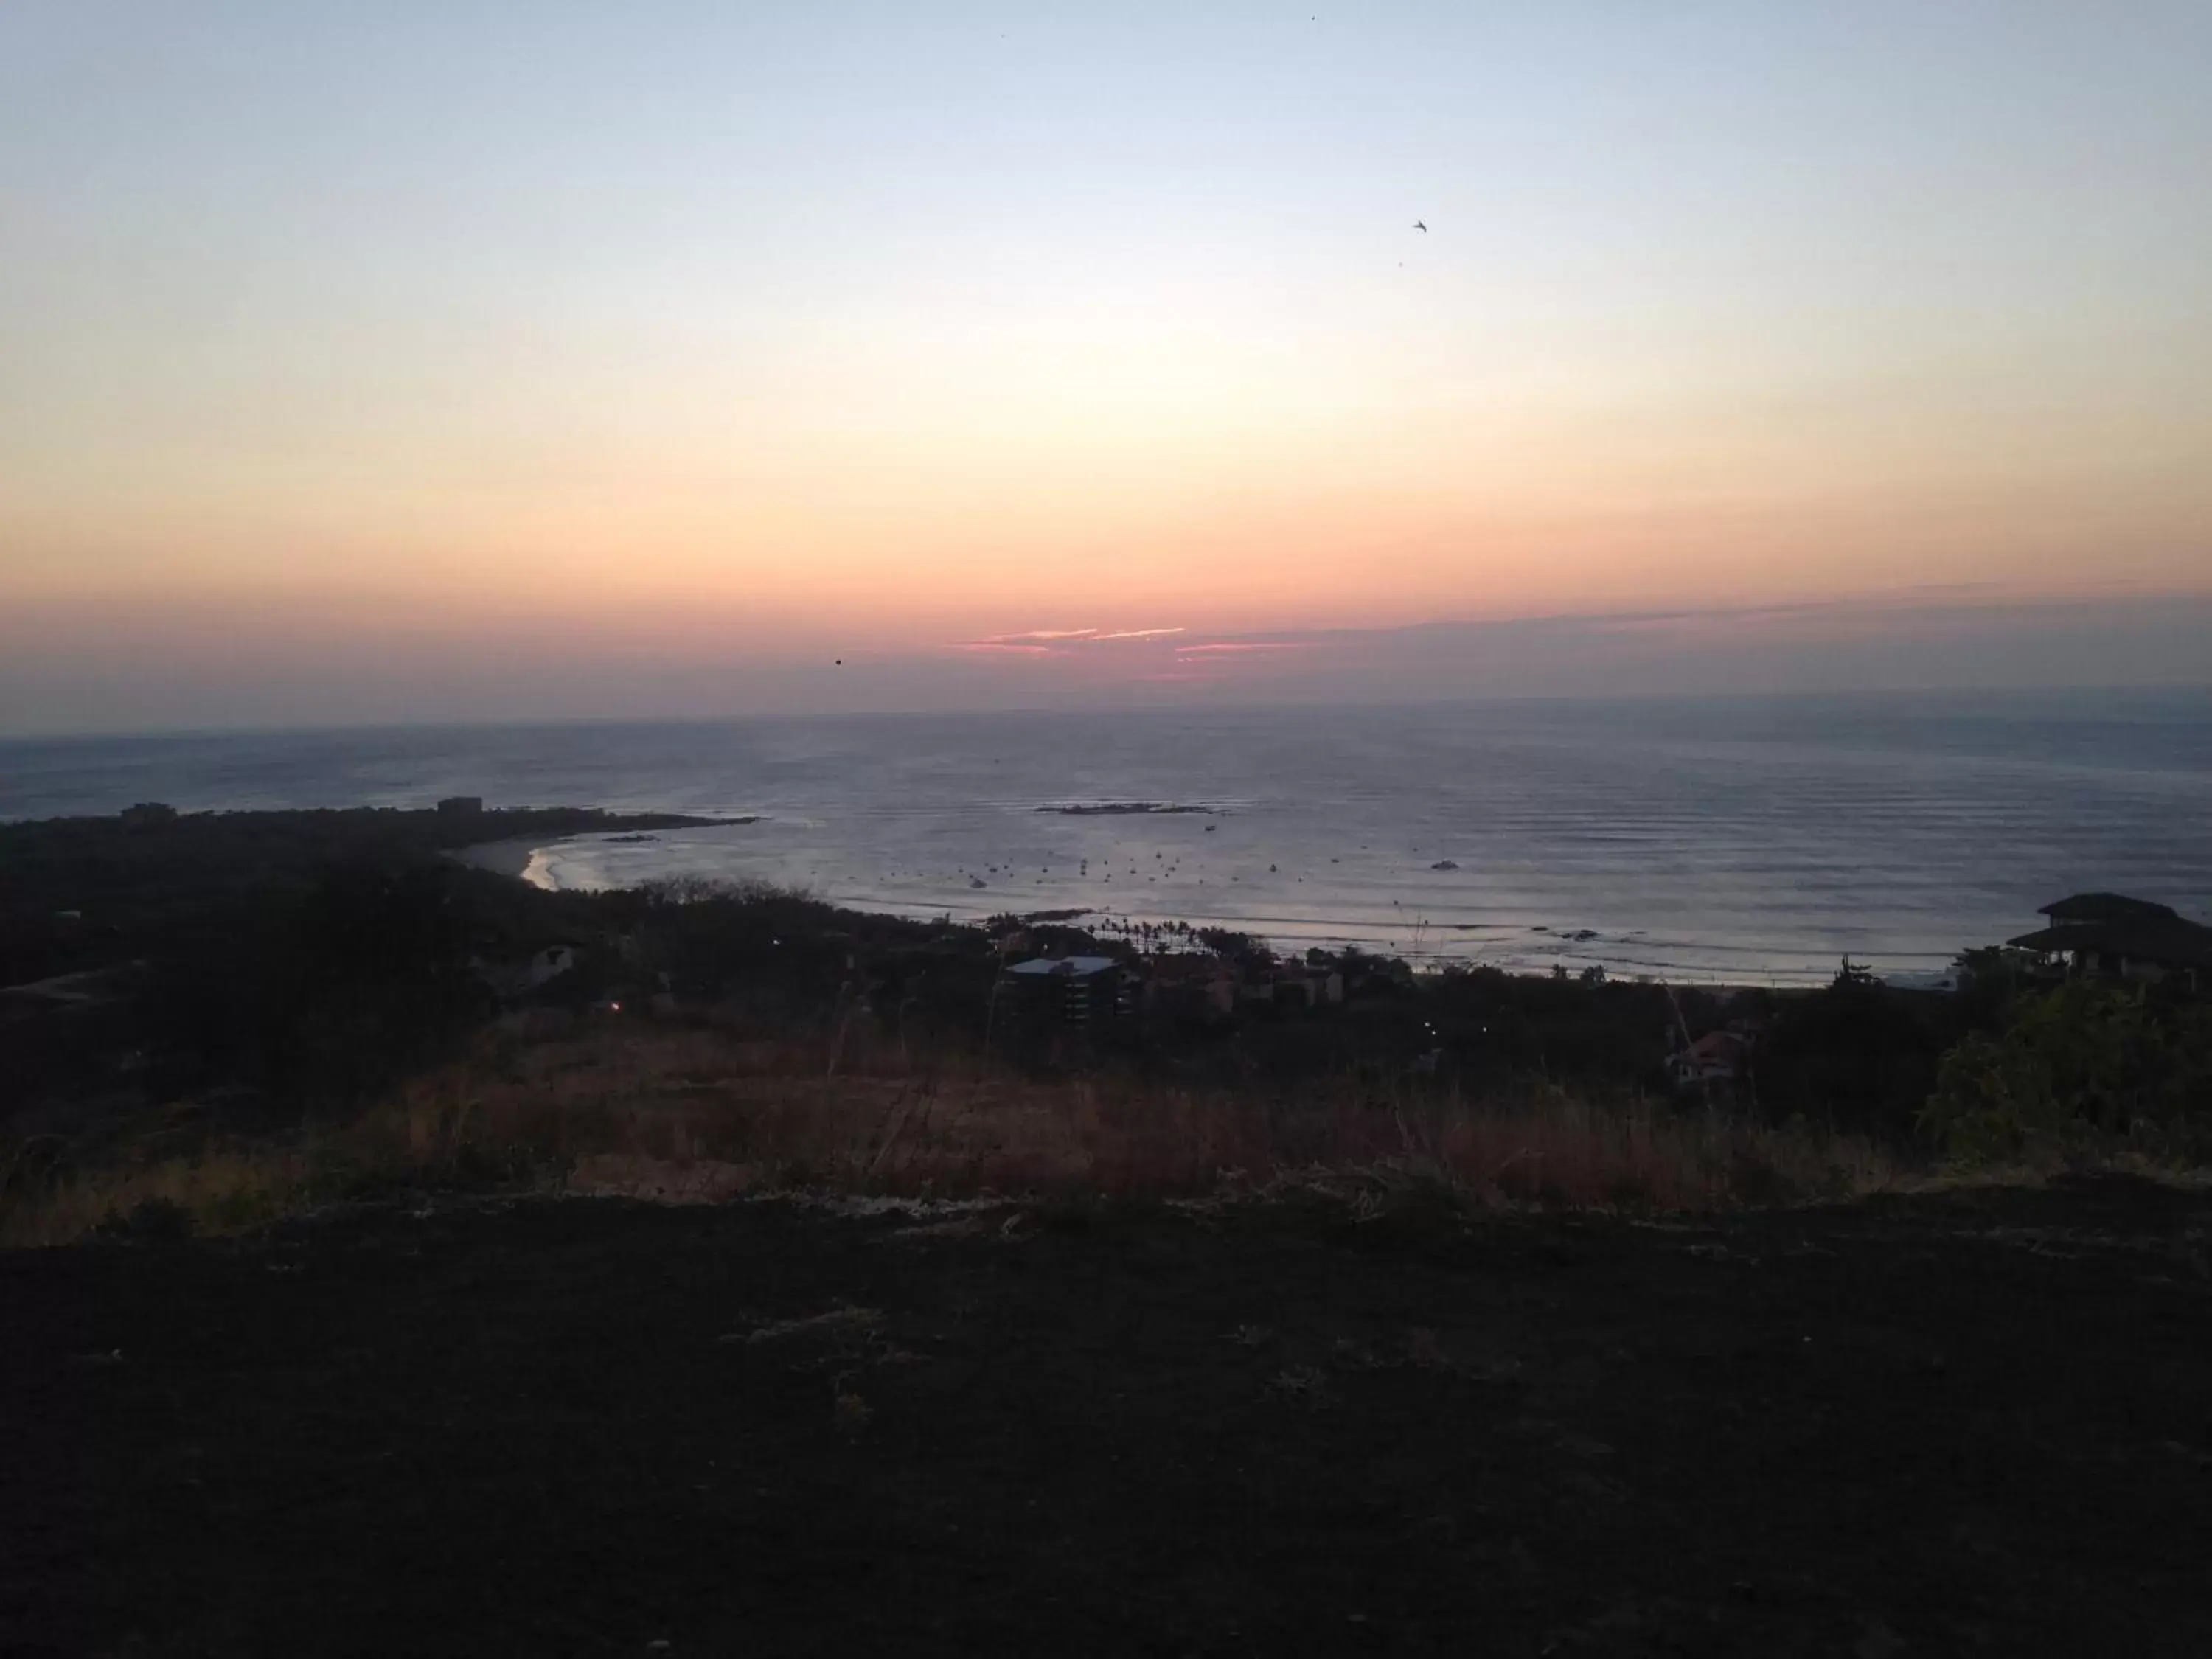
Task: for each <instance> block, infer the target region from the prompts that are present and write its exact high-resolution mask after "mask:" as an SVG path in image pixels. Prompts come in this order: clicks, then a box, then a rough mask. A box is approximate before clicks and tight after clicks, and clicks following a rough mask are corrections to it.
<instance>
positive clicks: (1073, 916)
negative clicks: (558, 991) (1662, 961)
mask: <svg viewBox="0 0 2212 1659" xmlns="http://www.w3.org/2000/svg"><path fill="white" fill-rule="evenodd" d="M753 821H754V820H752V819H750V818H738V819H729V820H720V821H718V822H728V823H750V822H753ZM599 833H601V832H599V831H592V832H586V833H583V834H574V835H564V836H504V837H502V838H501V839H499V840H497V841H489V842H477V843H476V844H475V845H473V846H469V847H461V848H450V849H448V850H447V853H446V856H447V858H450V859H453V860H455V861H456V862H458V863H460V864H464V865H466V866H469V867H470V868H471V869H475V870H483V871H486V872H489V873H490V874H493V875H497V876H504V877H507V878H510V879H513V880H515V881H520V882H521V883H523V884H525V885H526V886H529V887H532V888H533V889H535V890H538V891H539V892H561V891H563V890H564V889H562V888H561V887H559V886H557V885H552V884H545V883H541V882H538V881H535V880H533V879H532V878H531V875H530V868H531V866H532V863H533V862H534V861H535V860H536V859H537V856H538V854H540V853H544V852H550V851H551V850H552V849H554V848H557V847H561V846H563V845H567V844H568V843H571V842H585V841H589V840H591V839H592V836H594V835H597V834H599ZM586 890H590V889H586ZM808 896H810V897H816V898H818V899H819V902H822V903H823V904H825V905H828V906H829V908H832V909H834V910H840V911H845V912H848V913H849V914H851V915H857V916H872V917H878V918H880V919H882V920H884V921H903V922H911V921H930V920H933V919H935V918H937V917H939V915H943V916H944V917H945V920H947V921H951V923H952V925H954V926H956V927H975V928H979V929H981V928H984V927H986V924H987V921H989V920H990V918H987V917H984V916H980V915H979V916H974V917H969V918H965V919H962V918H957V917H954V916H952V915H951V913H950V912H940V911H939V910H938V909H936V908H915V909H914V910H912V911H902V910H896V909H886V908H880V907H874V906H866V905H859V904H848V903H844V902H839V901H836V900H834V899H829V898H820V897H819V896H818V895H813V894H809V895H808ZM1000 914H1003V915H1006V916H1009V917H1011V918H1012V920H1014V921H1017V922H1018V923H1020V924H1022V925H1023V926H1024V927H1037V926H1046V927H1052V926H1060V927H1073V928H1075V929H1077V930H1079V931H1080V932H1083V933H1089V934H1091V936H1092V937H1093V938H1096V939H1100V940H1101V942H1102V943H1103V942H1108V941H1109V940H1111V939H1115V938H1116V937H1117V935H1116V934H1115V930H1114V929H1112V928H1110V927H1109V928H1101V927H1097V926H1096V925H1095V921H1096V920H1097V919H1105V920H1108V921H1110V920H1111V919H1112V913H1111V912H1109V911H1107V910H1104V909H1082V910H1077V909H1069V908H1053V909H1046V910H1040V911H1033V912H1024V911H1016V910H1008V911H1006V912H1003V913H1000ZM1086 918H1088V919H1092V920H1091V922H1090V923H1086ZM1207 926H1210V927H1222V928H1224V929H1225V931H1228V932H1232V933H1249V929H1246V928H1242V927H1235V926H1233V925H1232V924H1228V923H1212V924H1207ZM1193 927H1194V933H1195V931H1196V928H1197V924H1194V925H1193ZM1250 937H1252V938H1254V939H1256V940H1258V942H1259V943H1261V945H1266V946H1267V948H1269V949H1270V950H1274V951H1277V954H1278V955H1279V956H1282V957H1285V958H1288V957H1295V956H1297V954H1298V952H1297V951H1295V950H1292V949H1291V948H1289V947H1288V946H1281V947H1279V946H1278V945H1277V944H1276V942H1275V941H1273V940H1270V939H1267V938H1266V937H1265V936H1264V935H1261V934H1257V933H1252V934H1250ZM1124 942H1126V941H1124ZM1352 948H1355V949H1358V950H1360V951H1363V953H1364V954H1366V955H1369V956H1372V957H1376V959H1378V960H1383V961H1390V960H1405V959H1406V958H1405V956H1404V953H1403V952H1396V951H1382V950H1367V949H1366V947H1364V946H1357V945H1355V946H1354V947H1352ZM1411 965H1412V967H1413V972H1414V974H1415V975H1417V976H1425V975H1432V974H1440V973H1442V972H1443V971H1444V970H1445V969H1449V968H1459V969H1477V968H1481V967H1485V966H1488V967H1492V968H1494V969H1496V970H1497V971H1498V972H1500V973H1504V974H1509V975H1512V976H1513V977H1514V978H1516V979H1532V980H1534V979H1548V978H1550V977H1551V975H1550V974H1549V973H1548V972H1547V971H1542V970H1539V969H1533V968H1526V967H1509V966H1505V965H1504V964H1501V963H1483V962H1481V961H1480V960H1479V959H1475V958H1467V957H1436V956H1433V955H1431V956H1430V957H1427V958H1426V959H1425V960H1421V961H1414V962H1413V963H1412V964H1411ZM1905 976H1906V975H1900V977H1905ZM1911 976H1912V977H1917V975H1911ZM1608 978H1609V980H1610V981H1612V982H1613V983H1616V984H1624V985H1629V984H1644V985H1673V986H1675V987H1680V988H1681V989H1684V990H1690V989H1696V990H1702V991H1767V992H1772V993H1792V992H1804V991H1813V990H1818V989H1819V988H1820V985H1821V984H1822V983H1825V981H1818V980H1815V979H1813V978H1803V979H1799V978H1790V979H1783V978H1780V977H1779V976H1778V975H1766V976H1764V977H1761V978H1756V979H1735V978H1729V977H1725V976H1712V977H1708V976H1706V975H1700V974H1698V973H1696V972H1694V971H1692V972H1688V973H1682V974H1660V973H1652V972H1648V971H1643V970H1637V971H1632V972H1631V971H1620V970H1611V969H1609V970H1608ZM1885 982H1887V981H1885ZM1893 988H1894V989H1897V990H1900V991H1913V992H1926V993H1930V994H1940V987H1936V986H1931V985H1917V984H1909V983H1908V984H1899V985H1896V986H1894V987H1893Z"/></svg>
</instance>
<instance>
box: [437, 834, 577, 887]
mask: <svg viewBox="0 0 2212 1659" xmlns="http://www.w3.org/2000/svg"><path fill="white" fill-rule="evenodd" d="M569 839H571V837H569V836H509V837H507V839H506V840H505V841H487V842H479V843H478V844H477V845H476V846H474V847H459V848H454V849H453V851H451V852H449V853H447V854H446V856H447V858H449V859H454V860H459V862H460V863H463V864H465V865H467V866H469V867H470V868H471V870H489V871H490V872H492V873H493V874H494V875H495V876H513V877H515V878H518V879H519V878H522V877H524V876H526V875H527V874H528V873H529V870H530V860H531V858H532V855H533V854H536V853H537V851H538V848H542V847H553V846H557V845H559V844H560V843H561V842H564V841H567V840H569Z"/></svg>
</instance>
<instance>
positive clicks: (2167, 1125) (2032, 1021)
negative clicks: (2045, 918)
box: [1920, 981, 2212, 1160]
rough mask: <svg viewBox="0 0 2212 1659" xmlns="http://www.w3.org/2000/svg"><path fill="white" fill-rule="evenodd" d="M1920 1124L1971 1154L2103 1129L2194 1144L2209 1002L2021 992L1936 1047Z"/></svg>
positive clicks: (2089, 1135) (2205, 1101)
mask: <svg viewBox="0 0 2212 1659" xmlns="http://www.w3.org/2000/svg"><path fill="white" fill-rule="evenodd" d="M1920 1124H1921V1127H1922V1128H1923V1130H1925V1131H1927V1132H1928V1133H1930V1134H1932V1135H1933V1136H1934V1137H1935V1138H1936V1140H1937V1141H1938V1143H1939V1144H1940V1145H1941V1146H1942V1147H1943V1148H1944V1150H1945V1151H1947V1152H1951V1153H1953V1154H1954V1155H1956V1156H1959V1157H1962V1158H1969V1159H1974V1160H1984V1159H1990V1158H2008V1157H2021V1156H2029V1155H2033V1154H2034V1153H2036V1152H2062V1153H2063V1152H2072V1151H2081V1150H2087V1149H2090V1148H2093V1147H2098V1146H2106V1145H2109V1144H2110V1143H2112V1142H2113V1141H2115V1140H2124V1141H2127V1142H2130V1143H2131V1144H2133V1145H2135V1146H2137V1147H2139V1148H2140V1149H2142V1150H2144V1151H2147V1152H2152V1153H2154V1154H2160V1155H2169V1156H2183V1157H2186V1156H2191V1155H2194V1154H2201V1152H2203V1150H2204V1149H2205V1146H2204V1144H2205V1143H2206V1142H2207V1141H2208V1139H2212V1010H2208V1009H2207V1008H2206V1007H2205V1006H2203V1004H2194V1005H2192V1004H2188V1003H2183V1002H2179V1001H2159V1000H2154V999H2153V998H2152V996H2151V995H2150V994H2149V992H2148V990H2147V989H2146V988H2145V987H2142V986H2118V985H2106V984H2099V983H2096V982H2094V981H2074V982H2071V983H2069V984H2066V985H2062V986H2057V987H2053V988H2052V989H2051V990H2049V991H2045V992H2043V993H2040V994H2036V995H2033V996H2027V997H2023V998H2021V1000H2019V1001H2018V1002H2017V1003H2016V1004H2015V1006H2014V1008H2013V1011H2012V1016H2011V1018H2010V1021H2009V1023H2008V1024H2007V1025H2006V1027H2005V1029H2004V1030H2003V1031H2002V1034H2000V1035H1997V1036H1989V1035H1986V1034H1984V1033H1979V1032H1977V1033H1973V1034H1972V1035H1969V1036H1966V1038H1964V1039H1963V1040H1962V1041H1960V1042H1959V1043H1958V1044H1957V1046H1955V1047H1954V1048H1952V1049H1951V1051H1950V1052H1949V1053H1948V1054H1946V1055H1944V1057H1943V1060H1942V1066H1941V1067H1940V1068H1939V1070H1938V1072H1937V1074H1936V1089H1935V1092H1934V1093H1933V1094H1931V1095H1930V1096H1929V1099H1928V1103H1927V1105H1926V1106H1925V1107H1924V1108H1923V1110H1922V1112H1921V1114H1920Z"/></svg>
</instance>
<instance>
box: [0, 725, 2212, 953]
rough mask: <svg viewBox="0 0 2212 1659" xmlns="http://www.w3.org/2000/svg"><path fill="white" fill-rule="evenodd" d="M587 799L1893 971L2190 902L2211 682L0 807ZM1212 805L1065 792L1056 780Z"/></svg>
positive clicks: (1123, 896) (1164, 883)
mask: <svg viewBox="0 0 2212 1659" xmlns="http://www.w3.org/2000/svg"><path fill="white" fill-rule="evenodd" d="M448 794H474V795H482V796H483V797H484V798H485V799H486V800H487V801H488V802H489V803H491V804H494V805H600V806H606V807H610V808H617V809H630V810H648V809H650V810H660V811H679V812H689V813H698V814H704V815H715V816H728V817H753V818H754V819H756V822H753V823H744V824H731V825H726V826H718V827H716V828H713V829H687V830H677V831H663V832H659V833H657V834H656V835H655V836H653V837H652V838H651V839H647V840H634V839H633V840H623V841H615V840H611V839H609V838H606V837H586V838H582V839H580V840H575V841H571V842H562V843H559V844H556V845H554V846H551V847H548V848H543V849H540V850H539V851H538V853H537V854H536V855H535V856H534V857H533V858H532V862H531V867H530V872H529V876H530V878H531V879H532V880H534V881H538V882H539V883H541V884H544V885H547V886H551V887H602V886H606V885H609V884H629V883H635V882H638V881H641V880H645V879H648V878H652V877H654V876H658V875H663V874H670V873H678V872H683V873H696V874H705V875H709V876H717V877H727V878H755V879H763V880H767V881H770V882H775V883H778V884H787V885H791V886H797V887H802V888H805V889H807V890H810V891H811V892H813V893H814V894H816V895H817V896H820V897H823V898H825V899H828V900H831V901H833V902H837V903H839V904H844V905H849V906H854V907H856V908H864V909H872V910H884V911H894V912H897V913H900V914H902V915H916V916H938V915H950V916H951V917H953V918H956V919H973V918H978V917H982V916H986V915H996V914H1000V913H1003V912H1007V911H1015V912H1022V913H1028V912H1034V911H1040V910H1077V911H1081V912H1084V913H1085V915H1087V916H1089V917H1091V919H1092V921H1095V922H1096V923H1097V924H1100V925H1103V926H1108V927H1123V926H1131V927H1133V926H1135V925H1137V924H1139V923H1145V922H1154V923H1158V922H1167V921H1185V922H1188V923H1191V924H1193V925H1194V926H1199V925H1212V926H1222V927H1234V928H1238V929H1242V930H1244V931H1247V932H1249V933H1256V934H1259V935H1261V936H1263V937H1265V938H1267V939H1270V940H1273V941H1274V942H1276V943H1277V944H1278V945H1282V946H1285V947H1294V948H1302V947H1304V946H1306V945H1316V944H1318V945H1341V944H1358V945H1363V946H1365V947H1368V948H1370V949H1375V950H1380V951H1389V952H1392V953H1395V954H1399V955H1403V956H1406V957H1409V958H1411V959H1413V960H1414V961H1416V962H1417V963H1422V964H1426V965H1435V964H1440V963H1448V962H1468V963H1495V964H1497V965H1498V966H1501V967H1504V968H1509V969H1519V970H1539V971H1541V970H1545V969H1550V968H1551V967H1553V966H1554V965H1559V964H1564V965H1565V966H1566V967H1568V968H1570V969H1575V970H1577V971H1579V970H1580V969H1583V968H1584V967H1587V966H1589V965H1591V964H1597V965H1600V966H1602V967H1604V968H1605V969H1607V970H1608V971H1609V972H1611V973H1613V974H1619V975H1632V976H1633V975H1650V976H1655V977H1657V976H1664V977H1668V978H1671V979H1677V980H1682V981H1734V982H1744V983H1770V982H1771V983H1774V984H1802V983H1809V982H1815V981H1820V980H1824V979H1826V977H1828V976H1829V975H1832V974H1833V973H1834V971H1835V969H1836V967H1837V965H1838V962H1839V961H1840V960H1841V959H1842V958H1843V957H1845V956H1849V957H1850V958H1852V959H1853V960H1854V961H1857V962H1864V963H1870V964H1871V965H1872V966H1873V967H1874V968H1875V969H1876V970H1877V971H1879V972H1882V973H1885V974H1887V975H1894V976H1899V977H1900V978H1904V979H1910V978H1911V977H1913V976H1925V975H1932V974H1935V973H1936V972H1938V971H1940V970H1941V969H1942V968H1943V967H1944V966H1945V965H1946V964H1947V963H1949V961H1950V960H1951V958H1952V957H1954V955H1955V953H1956V952H1957V951H1960V949H1961V948H1963V947H1966V946H1968V945H1979V944H1987V943H1992V942H1996V941H1998V940H2002V939H2005V938H2007V937H2008V936H2010V935H2013V934H2015V933H2022V932H2025V931H2027V929H2029V928H2030V927H2034V926H2036V925H2038V923H2039V918H2038V917H2037V915H2036V914H2035V912H2036V908H2037V907H2038V906H2039V905H2043V904H2047V903H2049V902H2051V900H2053V899H2055V898H2058V897H2060V896H2063V895H2065V894H2067V893H2070V892H2075V891H2079V890H2100V889H2101V890H2115V891H2120V892H2126V893H2131V894H2135V895H2137V896H2142V897H2145V898H2151V899H2156V900H2160V901H2163V902H2166V903H2170V904H2172V905H2174V906H2175V907H2176V908H2179V909H2180V910H2181V911H2182V912H2183V913H2184V914H2185V915H2192V916H2196V917H2197V918H2199V919H2203V918H2204V917H2205V916H2206V915H2207V914H2208V912H2212V690H2188V691H2160V692H2129V693H2109V694H2099V695H2087V694H2081V693H2066V694H2063V695H2062V694H2057V693H2051V694H2032V695H1997V694H1972V695H1966V694H1945V695H1941V696H1903V695H1890V694H1868V695H1865V696H1846V697H1834V696H1829V697H1775V698H1708V699H1668V700H1642V701H1636V702H1486V703H1474V704H1462V705H1428V706H1422V707H1418V708H1222V709H1212V710H1204V711H1196V710H1181V711H1169V710H1163V709H1151V710H1145V711H1134V712H1122V711H1111V710H1099V711H1093V712H1081V713H1035V714H1015V713H1007V714H957V715H955V714H945V715H897V716H871V717H844V718H836V719H821V720H759V721H716V722H703V721H702V722H669V723H658V724H634V725H631V724H626V725H562V726H496V727H494V726H480V727H443V728H422V727H410V728H404V729H388V730H349V731H329V732H253V733H235V734H221V735H207V736H185V737H173V736H162V737H143V738H52V739H37V740H16V741H9V742H4V743H0V817H5V818H23V817H54V816H59V815H64V814H71V813H86V812H112V811H117V810H118V809H119V808H121V807H123V806H126V805H130V804H131V803H132V802H134V801H139V800H164V801H167V802H168V803H170V804H171V805H175V806H177V807H179V808H181V809H185V810H200V809H210V808H246V807H285V806H349V805H362V804H375V805H425V804H428V802H431V801H433V800H435V799H437V798H438V797H440V796H441V795H448ZM1138 803H1149V804H1152V805H1159V806H1175V807H1183V808H1203V809H1205V810H1204V811H1179V812H1164V811H1153V812H1143V813H1139V812H1120V813H1097V812H1092V813H1073V812H1069V811H1065V810H1062V809H1066V808H1070V807H1079V806H1090V807H1097V806H1103V805H1124V806H1127V805H1134V804H1138Z"/></svg>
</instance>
